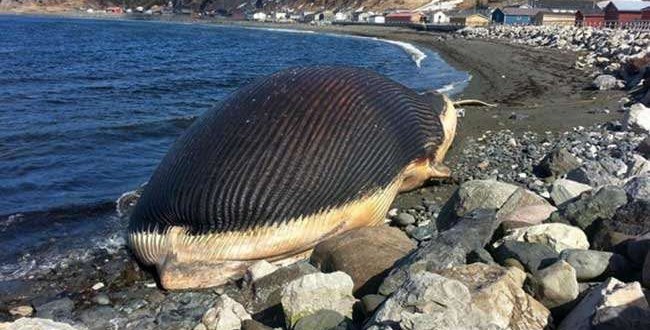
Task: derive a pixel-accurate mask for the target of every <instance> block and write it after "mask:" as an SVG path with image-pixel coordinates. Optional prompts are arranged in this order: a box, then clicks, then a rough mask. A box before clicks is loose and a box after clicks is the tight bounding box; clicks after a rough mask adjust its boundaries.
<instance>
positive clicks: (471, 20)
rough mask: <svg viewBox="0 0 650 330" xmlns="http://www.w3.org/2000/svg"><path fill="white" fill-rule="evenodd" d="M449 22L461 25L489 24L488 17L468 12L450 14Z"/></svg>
mask: <svg viewBox="0 0 650 330" xmlns="http://www.w3.org/2000/svg"><path fill="white" fill-rule="evenodd" d="M449 23H451V24H453V25H462V26H472V27H473V26H487V25H488V24H490V19H489V18H487V17H486V16H483V15H481V14H469V15H460V16H452V17H450V18H449Z"/></svg>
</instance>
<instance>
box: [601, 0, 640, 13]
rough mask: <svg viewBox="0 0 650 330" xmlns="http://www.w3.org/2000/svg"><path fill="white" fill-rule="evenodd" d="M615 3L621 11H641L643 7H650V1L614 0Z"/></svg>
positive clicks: (612, 2)
mask: <svg viewBox="0 0 650 330" xmlns="http://www.w3.org/2000/svg"><path fill="white" fill-rule="evenodd" d="M609 3H611V4H613V5H614V7H616V9H618V10H619V11H641V9H643V8H646V7H650V2H646V1H635V0H613V1H610V2H609Z"/></svg>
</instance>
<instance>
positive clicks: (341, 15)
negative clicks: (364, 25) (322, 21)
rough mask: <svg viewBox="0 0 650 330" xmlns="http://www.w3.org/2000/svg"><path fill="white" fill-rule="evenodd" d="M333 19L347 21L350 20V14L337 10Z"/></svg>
mask: <svg viewBox="0 0 650 330" xmlns="http://www.w3.org/2000/svg"><path fill="white" fill-rule="evenodd" d="M334 20H335V21H348V20H350V15H349V14H348V13H344V12H341V11H340V12H338V13H336V14H335V15H334Z"/></svg>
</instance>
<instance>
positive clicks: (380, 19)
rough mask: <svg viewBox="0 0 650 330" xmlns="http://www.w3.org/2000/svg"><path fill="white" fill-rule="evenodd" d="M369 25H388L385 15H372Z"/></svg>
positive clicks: (369, 18)
mask: <svg viewBox="0 0 650 330" xmlns="http://www.w3.org/2000/svg"><path fill="white" fill-rule="evenodd" d="M368 23H373V24H384V23H386V18H385V17H384V15H372V16H370V17H368Z"/></svg>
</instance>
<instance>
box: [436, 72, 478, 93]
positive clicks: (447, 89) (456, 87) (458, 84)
mask: <svg viewBox="0 0 650 330" xmlns="http://www.w3.org/2000/svg"><path fill="white" fill-rule="evenodd" d="M470 80H472V76H471V75H470V76H469V77H468V78H467V79H465V80H462V81H455V82H452V83H450V84H447V85H444V86H442V87H440V88H438V89H436V92H438V93H444V94H455V93H458V92H460V91H462V90H463V89H464V88H465V87H466V86H467V83H469V81H470Z"/></svg>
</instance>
